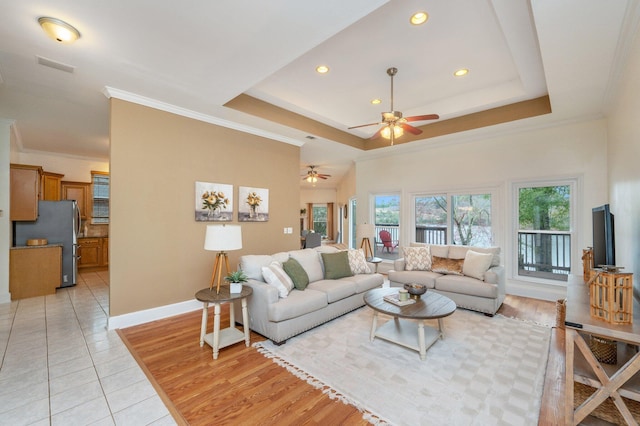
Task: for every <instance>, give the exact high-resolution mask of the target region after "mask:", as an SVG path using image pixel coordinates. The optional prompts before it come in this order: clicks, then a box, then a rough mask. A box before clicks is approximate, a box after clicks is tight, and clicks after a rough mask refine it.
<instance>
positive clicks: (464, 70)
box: [453, 68, 469, 77]
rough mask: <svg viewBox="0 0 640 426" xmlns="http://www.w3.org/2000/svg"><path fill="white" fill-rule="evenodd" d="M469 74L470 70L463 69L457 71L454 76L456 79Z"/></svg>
mask: <svg viewBox="0 0 640 426" xmlns="http://www.w3.org/2000/svg"><path fill="white" fill-rule="evenodd" d="M467 74H469V70H468V69H466V68H462V69H459V70H456V71H455V72H454V73H453V75H455V76H456V77H462V76H463V75H467Z"/></svg>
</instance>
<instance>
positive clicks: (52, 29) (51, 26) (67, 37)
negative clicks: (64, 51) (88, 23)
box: [38, 16, 80, 43]
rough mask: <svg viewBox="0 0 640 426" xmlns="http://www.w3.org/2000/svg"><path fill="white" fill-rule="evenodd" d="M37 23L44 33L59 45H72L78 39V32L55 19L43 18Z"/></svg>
mask: <svg viewBox="0 0 640 426" xmlns="http://www.w3.org/2000/svg"><path fill="white" fill-rule="evenodd" d="M38 23H39V24H40V26H41V27H42V29H43V30H44V32H45V33H47V35H48V36H49V37H51V38H52V39H54V40H55V41H57V42H59V43H73V42H74V41H76V40H77V39H79V38H80V32H79V31H78V30H76V29H75V28H74V27H73V26H71V25H69V24H67V23H66V22H64V21H61V20H60V19H56V18H49V17H46V16H43V17H41V18H38Z"/></svg>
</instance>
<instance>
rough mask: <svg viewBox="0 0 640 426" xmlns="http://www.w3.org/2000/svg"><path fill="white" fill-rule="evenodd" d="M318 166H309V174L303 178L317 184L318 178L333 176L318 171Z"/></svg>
mask: <svg viewBox="0 0 640 426" xmlns="http://www.w3.org/2000/svg"><path fill="white" fill-rule="evenodd" d="M316 167H317V166H309V170H308V171H307V174H306V175H304V176H302V180H306V181H307V182H310V183H313V184H315V183H316V182H317V181H318V179H325V180H326V179H327V178H329V177H331V175H326V174H324V173H318V171H317V170H316Z"/></svg>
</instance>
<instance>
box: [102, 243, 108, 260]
mask: <svg viewBox="0 0 640 426" xmlns="http://www.w3.org/2000/svg"><path fill="white" fill-rule="evenodd" d="M102 266H109V238H108V237H107V238H102Z"/></svg>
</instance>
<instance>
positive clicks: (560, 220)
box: [515, 181, 575, 281]
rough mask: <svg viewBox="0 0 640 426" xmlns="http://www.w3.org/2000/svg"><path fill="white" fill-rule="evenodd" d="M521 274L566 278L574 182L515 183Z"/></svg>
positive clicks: (569, 252) (569, 250)
mask: <svg viewBox="0 0 640 426" xmlns="http://www.w3.org/2000/svg"><path fill="white" fill-rule="evenodd" d="M515 192H516V194H515V195H516V202H517V209H518V210H517V211H518V223H517V247H518V275H520V276H526V277H536V278H545V279H551V280H559V281H566V280H567V277H568V274H569V273H570V272H571V229H572V228H573V226H572V212H571V205H572V199H573V194H574V192H575V191H574V183H573V182H571V181H569V182H559V183H558V184H538V185H532V184H521V185H517V186H516V191H515Z"/></svg>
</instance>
